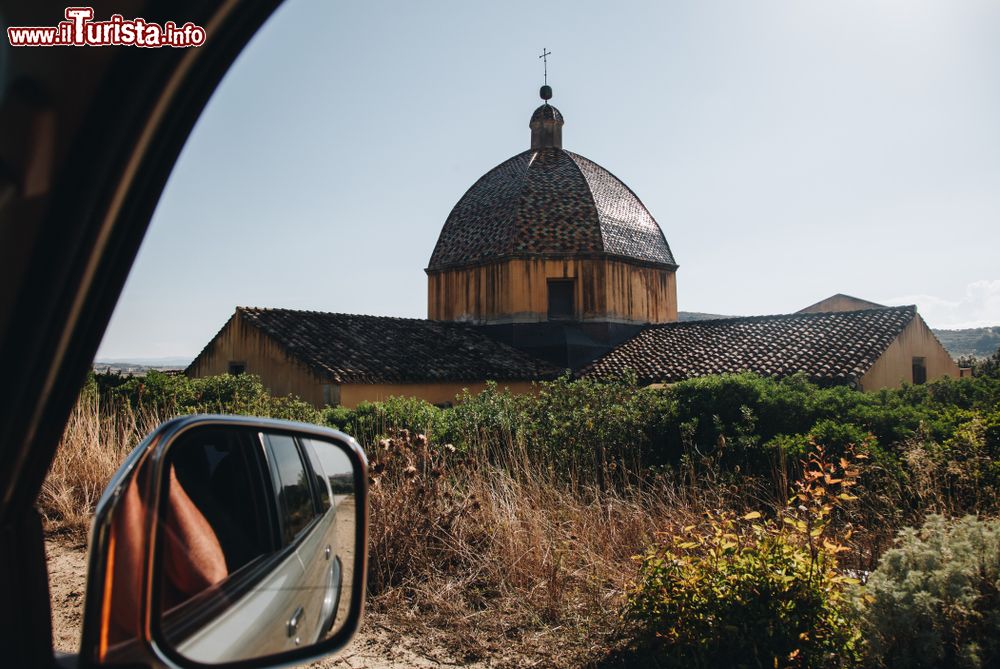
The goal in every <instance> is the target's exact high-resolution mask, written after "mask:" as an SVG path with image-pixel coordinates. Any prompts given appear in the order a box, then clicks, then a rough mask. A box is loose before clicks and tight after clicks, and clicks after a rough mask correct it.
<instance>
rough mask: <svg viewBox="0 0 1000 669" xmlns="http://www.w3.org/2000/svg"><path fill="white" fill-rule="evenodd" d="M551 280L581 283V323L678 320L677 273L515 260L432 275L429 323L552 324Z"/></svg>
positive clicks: (608, 262)
mask: <svg viewBox="0 0 1000 669" xmlns="http://www.w3.org/2000/svg"><path fill="white" fill-rule="evenodd" d="M549 279H575V280H576V281H575V284H576V285H575V295H574V303H575V307H576V319H578V320H582V321H587V320H591V321H612V322H622V323H669V322H672V321H675V320H677V279H676V274H675V272H674V271H673V270H668V269H663V268H659V267H649V266H642V265H638V264H634V263H629V262H624V261H620V260H613V259H608V258H574V259H551V258H536V259H531V260H522V259H515V260H507V261H504V262H498V263H494V264H492V265H486V266H482V267H469V268H463V269H453V270H443V271H433V272H428V276H427V314H428V316H427V317H428V318H430V319H431V320H444V321H467V322H472V323H478V324H501V323H538V322H542V321H546V320H548V280H549Z"/></svg>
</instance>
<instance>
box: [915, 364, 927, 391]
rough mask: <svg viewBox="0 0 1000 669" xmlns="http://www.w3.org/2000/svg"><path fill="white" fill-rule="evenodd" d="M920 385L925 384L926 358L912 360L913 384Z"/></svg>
mask: <svg viewBox="0 0 1000 669" xmlns="http://www.w3.org/2000/svg"><path fill="white" fill-rule="evenodd" d="M922 383H927V359H926V358H914V359H913V384H914V385H918V386H919V385H920V384H922Z"/></svg>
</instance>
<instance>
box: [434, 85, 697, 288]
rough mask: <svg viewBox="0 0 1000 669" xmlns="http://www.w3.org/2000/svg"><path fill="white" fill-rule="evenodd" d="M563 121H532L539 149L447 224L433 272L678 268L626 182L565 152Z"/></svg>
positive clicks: (554, 115) (493, 173) (550, 116)
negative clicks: (499, 267) (555, 260)
mask: <svg viewBox="0 0 1000 669" xmlns="http://www.w3.org/2000/svg"><path fill="white" fill-rule="evenodd" d="M562 125H563V116H562V114H561V113H560V112H559V110H558V109H556V108H555V107H553V106H551V105H549V104H548V103H545V104H543V105H541V106H540V107H539V108H538V109H536V110H535V112H534V114H532V117H531V121H530V123H529V127H530V128H531V131H532V142H531V146H532V148H531V149H529V150H528V151H525V152H524V153H519V154H518V155H516V156H514V157H513V158H510V159H509V160H506V161H505V162H503V163H501V164H500V165H497V166H496V167H494V168H493V169H492V170H490V171H489V172H487V173H486V174H484V175H483V176H482V177H481V178H480V179H479V180H478V181H477V182H476V183H475V184H473V186H472V187H471V188H470V189H469V190H468V191H467V192H466V193H465V195H463V196H462V198H461V199H460V200H459V201H458V204H456V205H455V207H454V208H453V209H452V211H451V214H450V215H449V216H448V219H447V221H445V224H444V228H443V229H442V230H441V235H440V237H438V241H437V245H436V246H435V247H434V252H433V254H432V255H431V260H430V264H429V266H428V268H427V269H428V270H440V269H448V268H453V267H463V266H470V265H482V264H486V263H491V262H495V261H498V260H505V259H511V258H538V257H546V258H551V257H612V258H619V259H624V260H630V261H638V262H641V263H643V264H652V265H656V266H660V267H664V268H668V269H675V268H676V267H677V264H676V262H675V261H674V256H673V254H672V253H671V252H670V246H669V245H668V244H667V240H666V238H665V237H664V236H663V231H662V230H661V229H660V226H659V225H658V224H657V223H656V221H655V220H654V219H653V217H652V215H651V214H650V213H649V210H648V209H646V207H645V205H643V204H642V202H641V201H640V200H639V198H638V197H636V195H635V193H633V192H632V190H631V189H629V187H628V186H626V185H625V184H624V183H622V181H621V180H620V179H618V177H616V176H615V175H613V174H612V173H611V172H609V171H608V170H606V169H604V168H603V167H601V166H600V165H598V164H597V163H595V162H593V161H591V160H588V159H587V158H584V157H583V156H581V155H579V154H576V153H573V152H571V151H567V150H565V149H563V148H562Z"/></svg>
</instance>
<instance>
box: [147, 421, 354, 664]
mask: <svg viewBox="0 0 1000 669" xmlns="http://www.w3.org/2000/svg"><path fill="white" fill-rule="evenodd" d="M348 453H349V451H348V449H347V446H346V445H344V444H342V443H340V442H337V441H330V440H326V439H322V438H317V437H313V436H308V435H304V434H295V433H292V432H287V433H279V432H266V431H265V432H262V431H259V430H254V429H250V428H240V429H234V428H233V427H231V426H225V427H218V428H212V427H204V428H201V429H198V430H192V431H191V432H190V433H188V434H186V435H182V436H181V437H180V438H179V439H178V440H177V441H176V443H175V444H173V445H172V446H171V448H170V449H169V450H168V451H167V454H166V456H165V461H164V467H163V470H162V471H163V481H162V485H163V486H164V488H163V491H162V493H161V495H160V507H159V510H158V520H159V522H158V529H157V532H156V537H157V539H156V543H155V554H154V560H153V570H154V571H153V576H154V578H153V589H154V590H153V621H154V624H155V623H156V622H158V623H159V632H160V633H159V636H160V637H161V639H162V640H161V642H160V643H162V644H165V645H166V646H167V650H169V651H172V652H173V653H175V654H177V655H179V656H181V657H182V658H184V659H187V660H194V661H196V662H200V663H205V664H218V663H225V662H233V661H239V660H247V659H251V658H260V657H265V656H270V655H275V654H281V653H283V652H286V651H290V650H296V649H301V648H305V647H307V646H310V645H314V644H316V643H319V642H322V641H323V640H325V639H328V638H329V637H331V636H332V635H334V634H335V633H336V632H337V631H338V630H339V629H340V628H341V627H342V626H343V624H344V621H345V620H346V618H347V612H348V610H349V608H350V602H351V589H352V584H353V582H354V575H355V561H356V556H357V552H358V551H357V549H358V547H357V546H356V545H355V542H356V540H357V523H358V509H357V507H356V505H355V471H354V467H353V464H352V459H351V457H350V455H349V454H348Z"/></svg>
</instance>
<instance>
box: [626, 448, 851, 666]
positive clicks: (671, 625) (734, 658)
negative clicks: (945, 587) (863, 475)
mask: <svg viewBox="0 0 1000 669" xmlns="http://www.w3.org/2000/svg"><path fill="white" fill-rule="evenodd" d="M859 457H860V456H859ZM847 458H848V459H842V460H840V464H839V465H838V464H835V463H833V462H831V461H829V460H828V458H827V456H826V454H825V452H824V450H823V449H822V448H820V447H816V449H815V450H814V451H813V452H812V453H810V455H809V458H808V460H807V461H805V462H803V463H802V471H803V478H802V479H801V480H800V481H799V482H797V484H796V486H795V490H796V494H795V495H794V496H793V497H792V498H791V499H790V500H789V502H788V505H787V507H786V508H785V510H784V511H783V512H782V514H781V519H780V522H779V521H777V520H767V521H760V520H759V519H760V517H761V514H760V513H757V512H751V513H748V514H746V515H744V516H742V517H736V516H734V515H733V514H731V513H728V514H727V513H713V512H708V513H707V514H706V516H707V519H706V520H705V521H704V522H703V523H702V524H700V525H690V526H688V527H685V528H683V529H682V530H681V531H679V532H678V531H674V532H667V533H664V535H662V538H661V541H660V542H659V543H658V544H657V545H655V546H653V547H652V548H650V549H648V550H647V552H646V553H645V554H644V555H642V556H640V557H639V558H638V560H639V563H640V566H639V574H638V578H637V582H636V585H635V586H634V587H633V589H632V591H631V593H630V596H629V598H628V600H627V603H626V607H625V611H624V618H625V621H626V622H627V623H630V624H631V625H632V626H633V628H634V630H635V642H636V644H637V646H638V648H637V651H638V653H639V658H636V659H638V660H643V661H645V662H646V663H647V664H652V665H656V666H665V667H706V668H707V667H845V666H852V665H854V664H856V662H857V660H858V659H859V656H858V649H857V643H858V636H859V635H858V633H857V632H856V630H855V626H854V620H853V613H854V610H853V607H852V606H851V597H852V588H853V585H854V584H855V581H854V580H853V579H850V578H847V577H845V576H843V575H840V574H839V573H838V571H837V558H836V556H837V553H839V552H841V551H845V550H847V548H846V546H845V545H843V544H842V543H841V540H842V539H846V538H847V535H845V536H844V537H838V536H836V533H835V532H834V531H833V529H832V528H833V519H834V515H835V514H836V512H837V509H838V508H839V507H840V505H841V504H842V503H843V502H847V501H851V500H853V499H854V497H853V496H852V495H851V494H850V492H849V491H850V490H851V487H852V486H853V485H855V483H856V479H857V477H858V475H859V473H860V471H859V469H858V468H857V466H856V463H855V462H854V461H853V454H852V453H850V452H849V451H848V453H847Z"/></svg>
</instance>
